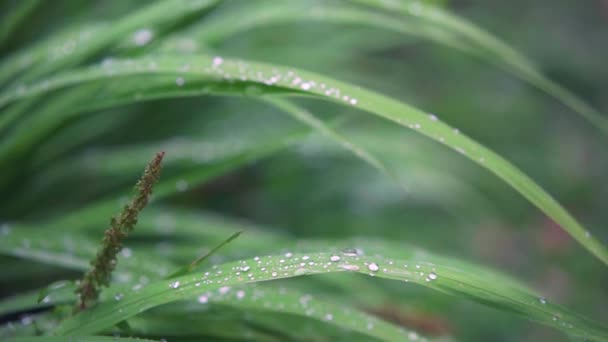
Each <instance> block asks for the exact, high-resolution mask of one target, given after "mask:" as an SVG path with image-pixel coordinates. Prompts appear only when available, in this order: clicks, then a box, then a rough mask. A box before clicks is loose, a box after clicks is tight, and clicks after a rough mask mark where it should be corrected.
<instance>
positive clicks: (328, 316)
mask: <svg viewBox="0 0 608 342" xmlns="http://www.w3.org/2000/svg"><path fill="white" fill-rule="evenodd" d="M323 318H324V319H325V320H326V321H331V320H332V319H334V315H332V314H330V313H328V314H326V315H325V317H323Z"/></svg>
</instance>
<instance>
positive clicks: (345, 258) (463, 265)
mask: <svg viewBox="0 0 608 342" xmlns="http://www.w3.org/2000/svg"><path fill="white" fill-rule="evenodd" d="M152 221H155V219H152ZM178 223H179V226H180V227H183V228H186V229H189V230H188V231H190V232H191V235H190V239H204V240H205V241H217V239H218V238H219V236H220V235H221V234H222V232H225V231H226V230H228V229H243V227H240V226H231V227H225V226H221V227H218V228H214V229H211V230H212V232H211V233H212V235H211V236H208V235H207V233H206V232H201V231H199V230H196V227H200V225H204V226H206V227H210V228H213V227H214V224H216V223H214V221H213V220H211V221H209V220H205V217H204V216H198V220H197V223H196V227H191V228H188V225H184V224H182V223H181V222H178ZM219 224H222V223H221V222H220V223H219ZM149 225H150V224H149V223H147V222H145V221H144V222H140V228H142V229H144V231H141V229H140V233H144V234H145V230H149V229H150V228H152V227H147V226H149ZM153 225H154V224H153ZM152 229H156V228H152ZM214 230H216V232H215V238H214V234H213V231H214ZM247 230H249V231H250V233H249V234H248V239H241V240H239V241H241V242H242V243H240V244H239V243H238V241H237V242H236V243H235V244H234V247H235V248H236V250H237V251H240V252H242V251H248V252H249V253H252V252H255V253H257V252H262V253H263V251H265V250H268V245H269V244H272V245H275V246H282V247H283V248H288V250H291V251H298V252H310V253H306V254H300V256H298V257H295V258H292V256H293V254H294V253H292V252H287V253H284V254H283V257H281V256H277V257H269V260H270V259H272V260H273V262H271V263H266V262H265V260H266V259H265V258H262V259H260V258H257V257H256V258H254V259H253V260H249V261H241V262H238V263H232V265H237V266H234V267H233V268H231V271H230V272H227V271H226V269H224V268H221V273H217V275H218V277H216V278H213V279H214V280H212V279H210V278H206V277H203V278H200V280H199V277H198V276H196V277H194V278H191V279H193V281H195V283H194V285H195V286H194V287H201V288H203V289H205V288H206V287H203V285H201V283H202V284H204V285H210V286H211V287H210V288H209V289H213V288H218V287H222V286H230V285H236V284H242V283H247V282H254V281H260V280H268V279H275V278H280V277H282V276H289V277H290V276H297V275H303V274H308V273H309V272H313V273H317V272H325V271H336V268H335V267H337V271H344V270H346V271H354V270H355V269H356V267H359V270H360V271H361V272H367V273H369V274H371V275H377V276H381V277H382V276H387V277H389V278H391V277H392V275H394V274H393V273H395V272H396V273H395V274H398V275H399V277H398V278H396V279H399V280H403V281H411V282H414V283H418V284H421V285H424V286H428V287H431V288H433V289H436V290H439V291H442V292H447V293H450V294H453V295H455V296H457V297H465V298H469V299H471V300H473V301H476V302H480V303H482V304H485V305H489V306H492V307H496V308H498V309H501V310H504V311H510V312H513V313H516V314H519V315H522V316H523V317H525V318H527V319H531V320H534V321H538V322H540V323H542V324H546V325H550V326H553V327H555V328H557V329H561V330H563V331H565V332H570V331H574V330H573V329H578V331H577V332H576V334H578V336H583V335H584V333H585V332H587V333H589V335H590V336H594V335H593V333H590V331H592V330H594V329H599V331H604V332H603V334H605V328H602V327H600V326H598V325H597V324H595V323H593V322H591V321H588V320H586V319H584V318H581V317H579V316H577V315H575V314H573V313H570V312H568V311H566V310H565V309H562V308H561V307H559V306H556V305H553V304H548V301H547V300H545V299H543V298H542V297H540V296H538V295H536V294H534V293H533V292H532V291H531V290H529V289H528V288H527V287H526V286H523V285H521V284H520V283H519V282H517V281H515V280H513V279H512V278H510V277H508V276H505V275H502V274H500V273H496V272H494V271H492V270H489V269H487V268H484V267H480V266H477V265H474V264H470V263H467V262H464V261H459V260H457V259H454V258H447V257H441V256H437V255H433V254H431V253H429V252H427V251H424V250H421V249H418V248H416V247H413V246H410V245H403V244H398V243H393V244H390V243H387V242H383V241H374V240H373V239H369V238H366V239H353V240H350V241H348V242H340V243H336V242H329V241H317V242H315V241H297V242H296V241H292V240H290V239H289V238H288V237H282V238H281V237H280V236H278V235H276V234H272V235H270V236H269V235H268V234H258V233H257V231H253V230H251V229H247ZM14 233H16V234H17V235H16V236H15V237H14V238H13V240H14V241H13V240H11V241H8V240H7V241H8V242H7V243H6V245H4V246H3V245H2V244H0V247H2V248H1V249H2V250H3V252H6V251H7V250H8V251H9V253H10V251H11V248H12V246H14V245H15V244H16V243H19V240H21V236H20V235H23V234H19V233H18V231H15V232H14ZM14 233H10V234H14ZM10 234H9V236H10ZM25 235H27V234H25ZM66 236H72V238H73V234H69V235H66ZM269 237H270V238H269ZM29 239H30V240H29V247H28V250H30V251H29V253H27V254H21V256H22V257H25V258H30V257H31V256H36V255H37V254H38V251H40V250H42V251H44V253H46V254H48V255H53V254H56V255H59V256H69V258H72V259H74V258H75V259H78V260H81V261H82V264H83V265H82V266H81V268H82V269H84V268H86V260H88V258H89V257H90V255H84V254H87V253H88V254H91V255H92V253H94V251H89V252H86V253H80V252H78V251H75V250H73V249H66V246H65V245H62V242H63V240H64V239H65V238H64V237H63V236H62V235H60V234H56V235H55V236H53V237H44V238H43V237H42V236H39V237H38V238H34V237H33V236H32V237H30V238H29ZM209 239H211V240H209ZM54 240H57V243H53V241H54ZM249 240H251V241H249ZM258 240H259V243H257V242H256V241H258ZM45 244H46V247H44V245H45ZM82 244H83V245H86V244H92V242H88V243H87V242H86V241H85V242H83V243H82ZM237 244H238V246H237ZM336 246H337V247H336ZM182 247H185V246H183V245H182ZM344 247H351V248H348V249H347V248H344ZM352 247H356V248H357V250H358V252H357V253H355V252H352V250H353V249H352ZM318 250H329V251H333V252H331V253H324V254H323V255H324V256H325V257H324V258H325V259H324V258H317V259H314V258H313V255H314V254H315V252H314V251H318ZM375 252H379V253H380V254H382V255H385V256H388V257H390V259H387V258H382V257H378V258H377V259H374V257H369V258H365V259H359V257H361V256H360V255H356V254H363V253H365V254H366V255H375V254H376V253H375ZM137 253H144V252H143V251H140V252H137ZM137 253H135V254H137ZM80 254H83V255H80ZM79 255H80V256H79ZM304 255H308V257H307V258H304V257H303V256H304ZM142 256H143V258H138V259H136V260H138V261H137V262H131V261H135V260H125V263H121V265H124V267H125V268H127V267H128V268H129V269H130V270H132V272H142V271H143V270H145V269H147V268H148V266H146V265H148V264H151V265H154V264H158V262H157V261H156V260H157V259H158V257H157V256H155V255H153V254H150V253H148V254H145V253H144V254H142ZM330 256H334V258H330ZM335 256H338V259H339V260H338V259H336V258H335ZM298 258H299V259H298ZM129 259H130V258H129ZM332 259H333V260H336V261H334V262H332V261H331V260H332ZM281 260H282V261H281ZM373 260H375V262H376V263H377V264H378V265H380V266H379V268H378V271H377V272H374V271H373V269H374V268H372V270H370V269H369V264H370V263H371V262H372V261H373ZM41 261H43V262H50V263H53V264H55V265H58V266H61V267H68V268H73V267H74V264H73V263H70V262H65V258H64V257H61V258H45V259H44V260H41ZM338 261H339V262H338ZM355 261H356V262H355ZM311 262H312V263H313V264H312V265H311V264H310V263H311ZM360 262H362V263H363V264H361V263H360ZM366 262H367V264H365V263H366ZM138 263H141V265H138ZM302 263H304V264H302ZM346 265H350V266H346ZM287 266H288V267H287ZM311 266H313V267H311ZM334 266H335V267H334ZM355 266H356V267H355ZM285 267H287V268H285ZM387 267H388V268H391V269H393V268H394V267H396V269H394V270H391V271H390V272H388V275H387V274H385V273H386V271H384V269H385V268H387ZM309 268H312V271H311V270H310V269H309ZM138 269H139V271H138ZM214 269H216V268H215V266H214ZM286 270H288V272H286ZM121 271H122V270H121ZM235 272H236V273H239V274H236V273H235ZM275 272H276V273H275ZM421 272H422V273H421ZM431 272H434V275H432V274H431ZM220 274H221V275H224V277H220V276H219V275H220ZM233 275H236V276H235V277H234V276H233ZM446 277H447V278H446ZM434 278H436V279H434ZM130 279H136V277H135V276H131V277H130ZM183 279H189V278H188V276H184V277H180V278H176V279H174V281H180V284H182V283H183V281H182V280H183ZM439 279H441V281H440V282H436V281H435V280H439ZM197 280H198V281H197ZM139 281H140V282H141V283H139V285H137V284H136V285H135V286H133V287H132V289H135V290H137V289H140V288H142V286H147V285H146V282H142V280H139ZM231 281H234V283H232V282H231ZM444 281H445V282H444ZM196 282H199V285H198V286H196ZM164 284H166V282H164ZM172 284H175V282H172ZM437 284H440V285H441V286H439V287H438V286H435V285H437ZM129 286H132V285H129ZM214 286H215V287H214ZM127 292H133V291H130V290H129V289H126V288H124V287H120V286H119V287H117V288H116V289H114V290H113V289H110V290H108V294H107V298H114V296H116V295H117V294H118V293H120V294H121V295H120V296H121V297H122V296H123V295H125V294H126V293H127ZM135 292H137V291H135ZM178 292H179V291H178ZM54 295H56V294H52V295H51V298H53V296H54ZM199 295H204V293H200V294H199ZM9 304H10V303H9ZM32 304H33V303H32ZM7 305H8V304H7ZM13 306H14V305H13ZM9 307H10V305H9ZM85 320H86V319H85ZM571 325H573V326H574V327H571ZM598 336H599V335H598Z"/></svg>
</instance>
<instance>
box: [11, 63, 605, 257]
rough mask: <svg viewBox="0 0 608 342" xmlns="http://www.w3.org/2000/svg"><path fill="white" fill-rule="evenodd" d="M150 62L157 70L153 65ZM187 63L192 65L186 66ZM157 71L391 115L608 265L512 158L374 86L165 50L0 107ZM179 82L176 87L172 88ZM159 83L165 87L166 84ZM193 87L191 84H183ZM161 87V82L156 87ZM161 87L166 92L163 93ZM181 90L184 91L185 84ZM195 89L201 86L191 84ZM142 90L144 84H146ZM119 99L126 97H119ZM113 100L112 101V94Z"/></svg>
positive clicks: (229, 88) (210, 90)
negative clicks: (474, 167)
mask: <svg viewBox="0 0 608 342" xmlns="http://www.w3.org/2000/svg"><path fill="white" fill-rule="evenodd" d="M151 64H153V65H154V68H152V69H151V68H150V67H149V66H150V65H151ZM184 65H187V66H188V68H187V70H184ZM146 75H148V76H149V75H155V76H157V77H156V78H154V79H152V80H150V79H147V82H148V83H147V84H148V85H149V87H150V88H151V89H152V97H154V98H158V97H162V96H164V97H174V96H176V94H180V93H181V92H182V91H183V93H182V95H183V96H188V95H190V96H194V95H200V94H230V95H239V96H243V95H247V94H255V96H256V97H257V96H265V95H279V94H290V95H299V96H310V97H314V98H318V99H320V100H329V101H332V102H336V103H340V104H342V105H346V106H353V107H356V108H358V109H361V110H364V111H366V112H369V113H370V114H374V115H377V116H379V117H382V118H385V119H387V120H390V121H393V122H395V123H397V124H399V125H401V126H404V127H407V128H410V129H412V130H414V131H416V132H418V133H420V134H423V135H425V136H427V137H429V138H431V139H433V140H436V141H438V142H440V143H441V144H444V145H445V146H447V147H448V148H450V149H452V150H454V151H456V152H458V153H460V154H461V155H463V156H465V157H467V158H469V159H470V160H472V161H473V162H475V163H477V164H478V165H480V166H481V167H483V168H486V169H487V170H489V171H491V172H492V173H494V174H495V175H497V176H498V177H499V178H501V179H503V180H504V181H505V182H507V183H508V184H509V185H511V187H513V188H514V189H515V190H517V191H518V192H519V193H520V194H521V195H523V196H524V197H525V198H527V199H528V200H529V201H530V202H531V203H533V204H534V205H535V206H536V207H538V208H539V209H540V210H542V211H543V212H544V213H545V214H546V215H547V216H549V217H550V218H552V219H553V220H554V221H555V222H557V223H558V224H559V225H560V226H561V227H562V228H563V229H564V230H566V231H567V232H568V233H569V234H570V235H571V236H572V237H573V238H574V239H576V240H577V241H578V242H579V243H580V244H581V245H582V246H584V247H585V248H586V249H587V250H588V251H589V252H590V253H592V254H593V255H595V256H596V257H597V258H598V259H600V260H601V261H602V262H603V263H604V264H608V250H607V249H606V247H605V246H604V245H603V244H602V243H601V242H599V241H598V240H597V239H596V238H595V237H593V236H592V235H591V233H590V232H589V231H587V230H586V229H585V228H584V227H583V226H582V225H581V224H580V223H579V222H578V221H577V220H576V219H575V218H574V217H572V216H571V215H570V214H569V213H568V212H567V211H566V210H565V209H564V208H563V207H562V206H561V205H560V204H559V203H558V202H557V201H556V200H555V199H554V198H553V197H551V195H549V194H548V193H547V192H546V191H544V190H543V189H542V188H541V187H540V186H539V185H538V184H536V183H535V182H534V181H533V180H532V179H530V178H529V177H528V176H526V175H525V174H524V173H523V172H522V171H520V170H519V169H517V168H516V167H515V166H514V165H512V164H511V163H510V162H508V161H507V160H505V159H504V158H502V157H501V156H499V155H498V154H496V153H494V152H492V151H491V150H489V149H488V148H486V147H484V146H482V145H481V144H479V143H477V142H475V141H474V140H473V139H471V138H469V137H467V136H466V135H464V134H461V133H460V131H459V130H458V129H455V128H453V127H450V126H449V125H447V124H445V123H443V122H442V121H440V120H439V119H438V118H437V116H435V115H433V114H429V113H425V112H423V111H421V110H419V109H417V108H414V107H412V106H409V105H407V104H405V103H401V102H399V101H396V100H394V99H392V98H389V97H386V96H383V95H380V94H377V93H374V92H372V91H369V90H366V89H363V88H360V87H357V86H354V85H351V84H347V83H344V82H340V81H336V80H333V79H331V78H328V77H325V76H321V75H318V74H315V73H311V72H306V71H302V70H297V69H295V68H287V67H280V66H277V65H269V64H262V63H255V62H250V61H242V60H224V59H223V58H221V57H219V56H216V57H212V56H207V55H197V56H189V57H180V58H178V57H172V56H162V57H158V58H142V59H139V60H136V61H134V60H128V61H115V62H113V63H112V64H111V65H100V66H93V67H90V68H85V69H82V70H79V71H74V72H67V73H65V74H62V75H58V76H57V77H55V78H53V79H51V80H49V81H47V82H45V83H44V84H35V85H33V86H31V87H29V91H26V92H25V93H19V92H15V91H8V92H5V93H3V94H2V95H0V107H3V106H6V105H7V104H9V103H12V102H15V101H18V100H22V99H27V98H29V97H33V96H36V95H41V94H44V93H47V92H49V91H51V90H58V89H61V88H64V87H68V86H73V85H81V84H87V83H89V82H93V83H94V82H102V83H103V82H104V81H106V82H107V81H109V80H115V79H116V78H118V77H125V78H131V79H134V78H137V77H138V76H142V77H144V76H146ZM172 84H175V87H176V88H177V89H176V90H174V91H171V92H167V88H166V87H169V86H170V85H172ZM161 85H162V87H161ZM186 85H188V86H186ZM159 87H160V88H159ZM157 89H162V90H163V92H161V93H158V92H157V91H158V90H157ZM182 89H183V90H182ZM192 89H196V90H192ZM141 91H142V93H144V90H141ZM121 100H122V99H121ZM110 101H112V100H110Z"/></svg>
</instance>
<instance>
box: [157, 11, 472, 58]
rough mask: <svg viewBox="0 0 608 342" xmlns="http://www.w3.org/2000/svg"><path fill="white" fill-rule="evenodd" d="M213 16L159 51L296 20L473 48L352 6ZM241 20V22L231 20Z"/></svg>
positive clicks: (442, 33)
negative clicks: (378, 30)
mask: <svg viewBox="0 0 608 342" xmlns="http://www.w3.org/2000/svg"><path fill="white" fill-rule="evenodd" d="M239 5H240V6H238V7H236V8H232V7H231V8H229V9H224V10H223V11H222V10H219V11H217V13H215V12H214V13H213V14H212V15H211V16H210V18H209V19H208V20H205V21H204V22H201V23H200V24H198V25H195V26H194V27H192V28H191V29H188V30H187V31H186V32H185V33H179V34H177V35H176V36H173V37H172V36H169V37H167V39H165V41H164V42H163V45H162V46H161V47H160V51H172V52H177V51H182V52H193V51H192V50H191V49H189V50H188V51H183V50H184V49H183V48H182V46H183V45H184V44H183V42H184V39H188V40H191V41H194V42H204V43H205V44H206V45H212V44H216V43H218V42H220V41H223V40H226V39H228V38H229V37H230V36H233V35H237V34H239V33H243V32H247V31H248V30H251V29H255V28H256V27H259V26H270V25H277V24H289V23H293V22H294V21H301V20H307V21H319V22H327V23H339V24H353V25H367V26H371V27H380V28H383V29H387V30H393V31H397V32H399V33H403V34H407V35H412V36H420V37H424V38H428V39H432V40H436V41H438V42H440V43H441V44H444V45H447V46H451V47H452V48H455V49H460V50H469V49H472V48H473V47H469V46H466V45H465V42H462V41H459V40H457V39H456V37H452V36H453V35H452V34H451V33H450V32H449V31H446V30H443V29H441V28H439V29H438V28H437V27H436V26H428V25H420V23H416V22H404V21H400V20H398V19H395V18H393V17H390V16H387V15H383V14H381V13H372V12H370V11H365V10H360V9H357V8H355V7H352V6H345V5H340V4H338V3H331V4H330V3H327V2H318V1H317V2H315V1H311V2H307V3H303V2H295V1H291V2H283V3H280V4H277V3H276V2H256V3H251V4H247V5H242V4H239ZM234 16H237V17H240V18H242V20H239V21H238V22H234V21H230V20H229V18H230V17H234Z"/></svg>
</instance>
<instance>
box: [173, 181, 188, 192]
mask: <svg viewBox="0 0 608 342" xmlns="http://www.w3.org/2000/svg"><path fill="white" fill-rule="evenodd" d="M175 188H176V189H177V191H179V192H184V191H186V190H188V182H187V181H186V180H184V179H180V180H178V181H177V183H175Z"/></svg>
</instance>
